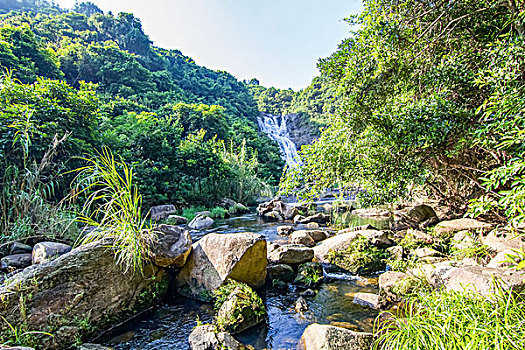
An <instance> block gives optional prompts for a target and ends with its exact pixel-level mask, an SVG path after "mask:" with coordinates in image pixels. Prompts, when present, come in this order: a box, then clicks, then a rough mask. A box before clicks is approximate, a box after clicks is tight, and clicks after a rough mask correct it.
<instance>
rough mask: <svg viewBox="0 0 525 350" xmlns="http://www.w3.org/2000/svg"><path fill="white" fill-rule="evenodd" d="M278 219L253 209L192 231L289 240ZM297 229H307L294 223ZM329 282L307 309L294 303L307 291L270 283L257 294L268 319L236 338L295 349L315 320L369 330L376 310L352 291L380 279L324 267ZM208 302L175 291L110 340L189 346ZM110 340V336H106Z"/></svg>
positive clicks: (123, 348) (130, 347)
mask: <svg viewBox="0 0 525 350" xmlns="http://www.w3.org/2000/svg"><path fill="white" fill-rule="evenodd" d="M279 225H282V224H280V223H275V222H274V223H268V222H264V221H262V220H261V219H260V218H259V217H257V216H256V215H254V214H247V215H244V216H241V217H235V218H231V219H226V220H219V221H217V225H216V227H215V228H213V229H211V230H207V231H204V232H203V231H195V232H192V236H193V238H194V240H198V239H200V238H201V237H202V236H203V235H204V234H207V233H210V232H216V233H235V232H247V231H249V232H256V233H259V234H262V235H264V236H265V237H266V239H267V240H268V241H269V242H275V241H285V240H287V237H284V236H280V235H278V234H277V226H279ZM295 226H296V229H301V228H303V226H302V225H295ZM325 281H327V282H326V283H324V284H322V285H321V286H320V287H319V288H318V289H317V293H316V295H315V296H314V297H305V299H306V301H307V303H308V306H309V309H308V311H306V312H304V313H303V314H301V313H298V312H296V311H295V309H294V305H295V302H296V301H297V299H298V298H299V297H300V293H301V292H302V291H303V290H301V289H298V288H297V287H296V286H294V285H292V284H289V285H286V286H282V287H281V288H285V289H278V288H277V287H273V286H271V284H270V285H269V286H267V287H265V288H263V289H262V290H261V291H260V292H259V294H260V295H261V297H262V298H263V300H264V301H265V305H266V308H267V312H268V317H267V321H266V323H265V324H261V325H259V326H257V327H254V328H252V329H249V330H247V331H245V332H244V333H241V334H239V335H236V336H235V337H236V338H237V339H238V340H239V341H241V342H243V343H245V344H250V345H252V346H254V348H255V349H274V350H285V349H286V350H289V349H294V350H295V349H297V346H298V343H299V339H300V337H301V335H302V333H303V331H304V329H305V328H306V327H307V326H308V325H309V324H312V323H315V322H316V323H321V324H332V325H336V326H340V327H345V328H348V329H352V330H358V331H371V330H372V326H373V320H374V319H375V317H376V316H377V314H378V312H377V311H375V310H372V309H370V308H367V307H364V306H360V305H356V304H354V303H353V302H352V301H353V295H354V294H355V293H358V292H371V293H377V278H376V277H374V276H355V275H351V274H349V273H346V272H344V271H342V270H340V269H338V268H336V267H334V266H330V265H327V266H325ZM213 315H214V310H213V306H212V305H210V304H205V303H201V302H197V301H194V300H190V299H186V298H184V297H181V296H180V295H178V294H177V293H176V292H175V291H174V292H171V293H170V294H169V295H168V296H167V298H166V299H165V300H164V302H163V304H161V305H160V306H159V307H158V308H157V309H156V310H155V311H154V312H152V313H150V314H149V315H146V316H145V317H143V318H142V319H140V320H138V321H136V322H134V323H131V324H128V325H126V326H125V327H123V328H121V329H119V330H118V331H116V332H114V334H112V335H111V336H112V337H115V338H113V339H112V340H108V341H107V345H110V346H112V347H113V348H114V349H116V350H139V349H140V350H160V349H173V350H188V349H189V344H188V336H189V334H190V333H191V331H192V329H193V328H194V327H195V325H196V324H197V322H196V321H197V319H199V320H200V321H202V322H204V323H206V322H211V320H212V319H213ZM108 339H109V338H108Z"/></svg>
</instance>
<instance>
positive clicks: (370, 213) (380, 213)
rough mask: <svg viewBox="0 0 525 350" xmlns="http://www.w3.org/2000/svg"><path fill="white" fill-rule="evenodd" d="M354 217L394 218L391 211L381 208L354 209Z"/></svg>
mask: <svg viewBox="0 0 525 350" xmlns="http://www.w3.org/2000/svg"><path fill="white" fill-rule="evenodd" d="M352 215H357V216H360V217H362V218H377V217H379V218H388V217H390V216H392V213H391V212H390V210H387V209H379V208H368V209H354V210H352Z"/></svg>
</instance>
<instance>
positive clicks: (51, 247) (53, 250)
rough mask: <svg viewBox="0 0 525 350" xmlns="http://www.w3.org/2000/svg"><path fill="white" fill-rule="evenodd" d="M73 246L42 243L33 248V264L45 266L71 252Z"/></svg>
mask: <svg viewBox="0 0 525 350" xmlns="http://www.w3.org/2000/svg"><path fill="white" fill-rule="evenodd" d="M71 249H72V248H71V246H70V245H67V244H63V243H56V242H41V243H37V244H35V246H34V247H33V264H44V263H46V262H48V261H51V260H53V259H55V258H57V257H59V256H60V255H64V254H66V253H68V252H70V251H71Z"/></svg>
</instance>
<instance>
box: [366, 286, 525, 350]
mask: <svg viewBox="0 0 525 350" xmlns="http://www.w3.org/2000/svg"><path fill="white" fill-rule="evenodd" d="M524 297H525V294H524V293H523V292H522V293H514V292H513V291H505V292H502V291H500V292H498V294H497V295H495V297H494V298H492V299H487V298H486V297H484V296H481V295H479V294H476V293H474V292H470V291H463V292H454V291H452V292H446V291H434V292H428V293H423V294H420V295H419V296H417V298H416V297H413V298H412V300H411V301H409V302H408V303H407V304H406V307H405V310H404V314H403V315H402V316H397V315H393V314H392V318H391V319H390V320H389V322H385V323H383V324H382V325H380V326H377V328H376V333H377V335H378V338H377V341H376V343H375V344H374V349H381V350H401V349H403V350H443V349H449V350H460V349H461V350H463V349H469V350H488V349H492V350H508V349H516V350H518V349H525V327H524V323H523V322H524V320H525V298H524Z"/></svg>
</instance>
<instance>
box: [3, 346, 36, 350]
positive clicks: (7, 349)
mask: <svg viewBox="0 0 525 350" xmlns="http://www.w3.org/2000/svg"><path fill="white" fill-rule="evenodd" d="M0 350H35V348H29V347H27V346H7V345H0Z"/></svg>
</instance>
